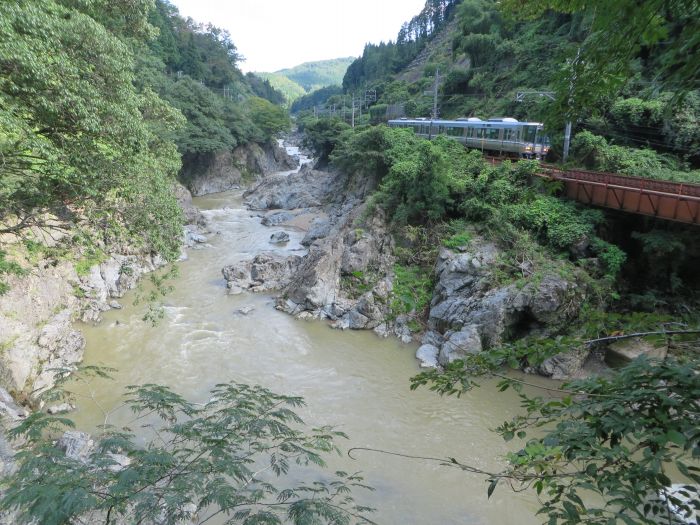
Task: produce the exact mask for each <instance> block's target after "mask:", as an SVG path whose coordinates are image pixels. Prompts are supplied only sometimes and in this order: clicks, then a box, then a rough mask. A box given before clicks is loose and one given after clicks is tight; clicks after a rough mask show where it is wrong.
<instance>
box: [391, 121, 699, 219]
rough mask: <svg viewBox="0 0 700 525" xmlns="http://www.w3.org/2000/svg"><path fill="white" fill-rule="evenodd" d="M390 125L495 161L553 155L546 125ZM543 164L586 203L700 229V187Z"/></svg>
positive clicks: (572, 196) (568, 192) (567, 192)
mask: <svg viewBox="0 0 700 525" xmlns="http://www.w3.org/2000/svg"><path fill="white" fill-rule="evenodd" d="M387 124H388V125H389V126H391V127H397V128H406V129H411V130H413V132H414V133H415V134H416V135H418V136H421V137H424V138H427V139H432V138H434V137H436V136H438V135H443V136H446V137H448V138H450V139H452V140H456V141H458V142H460V143H461V144H464V146H465V147H467V148H472V149H479V150H481V151H482V153H483V154H484V156H485V157H486V158H487V159H489V160H490V162H493V163H497V162H500V159H502V158H503V157H505V156H510V157H516V158H530V159H537V160H540V159H543V158H545V156H546V155H547V153H548V151H549V138H548V137H547V135H546V133H545V131H544V127H543V124H542V123H540V122H519V121H518V120H516V119H513V118H493V119H488V120H481V119H479V118H473V117H472V118H460V119H457V120H432V119H424V118H415V119H407V118H401V119H395V120H389V121H388V123H387ZM489 154H490V155H498V157H496V156H489ZM540 165H541V167H542V169H541V170H540V171H539V172H538V176H540V177H543V178H546V179H550V180H557V181H561V182H562V183H563V194H564V195H565V196H566V197H568V198H570V199H574V200H576V201H578V202H581V203H583V204H586V205H589V206H600V207H603V208H609V209H615V210H620V211H624V212H628V213H635V214H638V215H646V216H649V217H657V218H659V219H665V220H669V221H676V222H683V223H686V224H694V225H700V184H690V183H682V182H671V181H662V180H655V179H645V178H642V177H631V176H626V175H619V174H615V173H603V172H594V171H585V170H566V169H561V168H559V167H557V166H552V165H549V164H544V163H541V164H540Z"/></svg>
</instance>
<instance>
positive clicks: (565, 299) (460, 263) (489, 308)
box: [423, 237, 588, 378]
mask: <svg viewBox="0 0 700 525" xmlns="http://www.w3.org/2000/svg"><path fill="white" fill-rule="evenodd" d="M500 255H501V251H500V250H499V249H498V247H497V246H496V245H494V244H493V243H490V242H487V241H484V240H483V239H480V238H478V237H477V238H475V239H473V240H472V241H471V242H470V243H469V246H468V247H466V248H465V249H464V251H463V252H455V251H452V250H448V249H447V248H443V249H441V250H440V253H439V255H438V260H437V264H436V269H435V273H436V281H437V284H436V286H435V289H434V293H433V298H432V301H431V306H430V313H429V319H428V335H427V336H426V337H424V339H423V343H424V344H430V345H433V346H435V347H436V348H439V351H440V352H439V359H438V360H439V363H440V364H441V365H446V364H448V363H450V362H452V361H455V360H457V359H463V358H464V357H466V356H468V355H470V354H475V353H478V352H480V351H482V349H488V348H491V347H495V346H498V345H500V344H502V343H504V342H506V341H508V340H512V339H517V338H519V337H523V336H527V335H537V336H542V337H546V336H547V335H549V334H555V333H557V332H558V331H559V330H560V329H561V328H562V327H563V326H565V325H566V324H567V323H568V322H569V321H570V320H571V319H573V318H574V317H575V316H576V315H578V309H579V307H580V304H581V303H582V302H583V301H582V297H583V295H584V294H585V292H586V287H585V286H584V285H582V284H581V282H580V281H579V280H578V278H577V275H576V274H575V273H572V275H569V276H566V277H564V276H562V275H561V274H560V272H556V271H552V272H546V273H541V274H538V275H537V278H531V279H529V280H525V282H524V284H523V282H519V283H505V284H502V285H498V284H494V281H495V279H494V278H493V272H494V265H495V264H497V261H498V260H499V257H500ZM587 356H588V352H587V351H583V352H581V353H577V352H572V353H571V355H566V356H557V358H553V359H551V360H548V361H547V362H545V363H543V364H542V365H541V366H540V368H539V369H538V372H539V373H541V374H543V375H548V376H551V377H557V378H559V377H567V376H568V377H571V376H573V375H576V374H577V373H578V371H579V370H580V369H581V367H582V366H583V364H584V363H585V361H586V359H587Z"/></svg>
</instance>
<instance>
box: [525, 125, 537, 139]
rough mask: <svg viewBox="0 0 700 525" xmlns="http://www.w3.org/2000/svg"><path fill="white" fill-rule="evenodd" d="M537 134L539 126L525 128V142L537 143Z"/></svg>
mask: <svg viewBox="0 0 700 525" xmlns="http://www.w3.org/2000/svg"><path fill="white" fill-rule="evenodd" d="M536 133H537V126H524V127H523V142H535V134H536Z"/></svg>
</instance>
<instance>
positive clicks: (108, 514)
mask: <svg viewBox="0 0 700 525" xmlns="http://www.w3.org/2000/svg"><path fill="white" fill-rule="evenodd" d="M125 404H126V405H127V406H128V407H130V409H131V410H132V412H133V414H134V419H133V421H132V422H131V423H130V424H137V425H139V426H140V428H141V429H142V432H143V433H145V434H147V435H148V434H150V436H151V438H150V440H149V439H145V441H146V444H145V445H140V444H139V443H143V442H144V439H142V438H141V437H138V438H137V436H136V435H135V434H134V433H133V431H132V430H131V429H130V428H128V427H124V428H120V429H117V428H115V427H113V426H109V425H105V427H104V429H103V432H102V433H101V435H99V436H98V437H96V438H95V446H94V447H92V448H91V450H90V452H89V454H88V455H87V456H86V457H80V458H76V457H71V455H69V454H64V452H63V451H61V450H59V448H58V447H57V446H56V443H55V442H53V441H51V440H49V439H46V437H45V436H46V434H47V432H55V431H57V430H59V429H61V428H65V427H66V426H72V423H71V422H70V421H69V420H66V419H60V418H54V417H50V416H48V415H45V414H42V413H34V414H32V415H31V416H30V417H29V418H27V419H26V420H25V421H23V422H22V423H21V424H20V425H19V426H18V427H16V428H15V429H14V430H12V431H11V437H21V438H24V439H25V440H26V446H25V447H24V448H23V449H22V450H21V451H20V452H19V453H18V454H17V455H16V461H17V463H18V468H17V469H16V471H15V472H14V473H13V474H12V475H11V476H10V477H9V478H8V479H6V480H4V487H3V488H4V494H3V496H2V499H1V500H0V509H2V510H16V511H18V518H17V519H18V520H19V521H18V523H42V524H45V525H53V524H55V525H58V524H65V523H117V522H118V523H163V524H166V523H167V524H170V523H179V522H181V520H189V522H191V523H206V522H210V520H212V519H213V518H215V517H216V520H217V523H243V524H262V523H264V524H266V525H268V524H277V523H294V524H311V523H313V524H326V523H327V524H331V523H332V524H334V525H335V524H348V525H350V524H355V523H372V522H371V521H370V520H369V519H368V518H367V517H366V515H367V514H368V513H369V512H370V511H371V509H370V508H368V507H364V506H361V505H359V504H357V503H356V502H355V500H354V498H353V496H352V490H354V489H358V488H362V489H369V487H367V486H366V485H364V484H363V482H362V478H361V477H360V476H359V475H357V474H348V473H345V472H336V473H335V475H334V476H332V475H330V474H326V473H322V472H321V471H320V470H319V469H318V468H317V467H323V466H325V463H324V460H323V457H322V456H323V455H325V454H328V453H332V452H337V451H338V449H337V447H336V445H335V440H336V439H337V438H339V437H345V436H344V434H342V433H340V432H336V431H334V430H333V429H331V428H328V427H323V428H315V429H307V428H306V427H305V426H304V422H303V421H302V419H301V418H300V417H299V416H298V415H297V414H296V412H295V409H298V408H299V407H302V406H303V405H304V402H303V400H302V399H301V398H299V397H291V396H282V395H277V394H274V393H272V392H271V391H269V390H267V389H265V388H262V387H259V386H248V385H243V384H236V383H229V384H220V385H217V386H216V387H214V389H213V390H212V392H211V397H210V399H209V401H207V402H206V403H203V404H197V403H191V402H189V401H186V400H185V399H183V398H182V397H181V396H180V395H178V394H176V393H174V392H173V391H171V390H169V389H168V388H166V387H163V386H158V385H152V384H149V385H143V386H133V387H129V388H128V391H127V394H126V399H125ZM140 434H141V432H140ZM300 469H301V472H300V471H299V470H300ZM300 475H303V477H304V479H310V480H312V481H310V482H308V483H300V484H296V485H293V486H290V487H288V488H279V487H277V486H276V485H275V484H273V481H274V479H275V478H284V479H285V480H290V479H299V478H300ZM290 483H291V482H290Z"/></svg>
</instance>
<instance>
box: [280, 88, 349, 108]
mask: <svg viewBox="0 0 700 525" xmlns="http://www.w3.org/2000/svg"><path fill="white" fill-rule="evenodd" d="M342 94H343V88H341V87H340V86H335V85H333V86H328V87H324V88H320V89H317V90H315V91H312V92H311V93H309V94H308V95H304V96H302V97H299V98H298V99H296V100H295V101H294V102H293V103H292V106H291V111H292V113H298V112H299V111H304V110H310V109H313V108H314V106H318V105H321V104H323V103H325V102H326V101H328V99H330V98H331V97H333V96H335V95H342Z"/></svg>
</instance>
